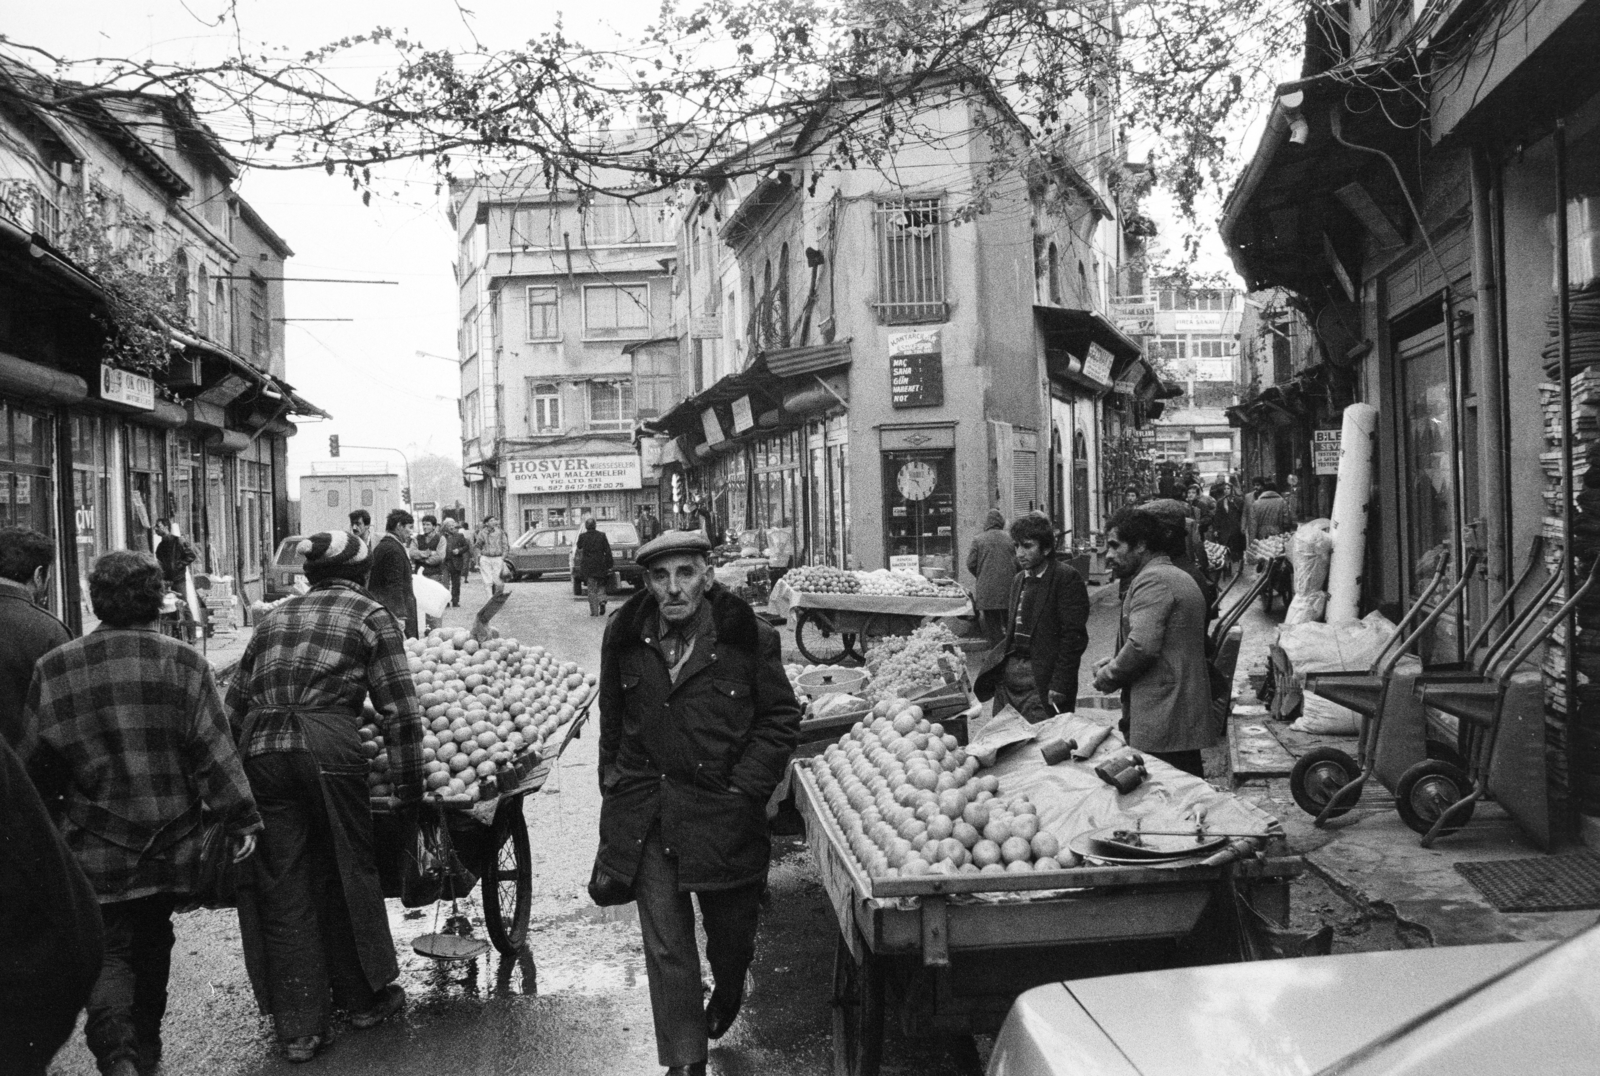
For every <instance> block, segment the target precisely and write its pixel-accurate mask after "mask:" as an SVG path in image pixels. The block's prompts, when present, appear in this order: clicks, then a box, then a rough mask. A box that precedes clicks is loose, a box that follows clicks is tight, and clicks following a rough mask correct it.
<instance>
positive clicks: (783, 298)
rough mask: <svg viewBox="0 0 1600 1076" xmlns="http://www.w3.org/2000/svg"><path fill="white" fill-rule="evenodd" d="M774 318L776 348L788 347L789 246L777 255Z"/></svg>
mask: <svg viewBox="0 0 1600 1076" xmlns="http://www.w3.org/2000/svg"><path fill="white" fill-rule="evenodd" d="M774 316H775V318H776V320H777V322H778V346H779V347H788V346H789V321H790V317H789V244H788V243H785V244H784V245H783V249H782V250H781V251H779V253H778V297H777V310H776V313H775V315H774Z"/></svg>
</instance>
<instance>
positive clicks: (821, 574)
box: [783, 567, 861, 594]
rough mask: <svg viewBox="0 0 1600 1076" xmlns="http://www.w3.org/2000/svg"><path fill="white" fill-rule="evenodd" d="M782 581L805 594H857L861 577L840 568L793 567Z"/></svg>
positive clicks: (859, 589) (859, 590)
mask: <svg viewBox="0 0 1600 1076" xmlns="http://www.w3.org/2000/svg"><path fill="white" fill-rule="evenodd" d="M783 581H784V582H785V583H787V584H789V586H790V587H791V588H792V589H794V590H797V591H800V592H802V593H805V594H859V593H860V592H861V577H860V576H858V575H856V573H855V572H847V571H845V570H843V569H842V568H826V567H806V568H795V569H794V570H793V571H791V572H789V574H788V575H785V576H784V577H783Z"/></svg>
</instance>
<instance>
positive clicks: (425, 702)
mask: <svg viewBox="0 0 1600 1076" xmlns="http://www.w3.org/2000/svg"><path fill="white" fill-rule="evenodd" d="M406 649H407V651H408V652H409V653H410V667H411V675H412V677H413V678H414V679H415V680H416V683H417V694H418V701H419V702H420V703H421V704H422V707H423V715H424V718H425V719H426V720H427V722H428V732H427V733H426V734H425V735H424V736H423V738H422V757H423V760H424V769H425V770H426V773H427V787H428V796H429V797H430V798H434V799H438V800H442V801H444V802H446V803H472V802H474V801H476V800H479V799H484V798H488V797H489V796H492V795H494V794H496V792H497V791H499V788H498V785H497V783H496V780H495V778H496V777H497V775H499V774H500V773H502V772H503V771H505V770H507V768H508V767H510V765H511V763H512V762H513V760H514V759H515V758H517V757H518V756H519V755H523V754H527V753H531V752H535V751H537V750H538V749H539V748H540V747H541V746H542V745H543V743H544V742H545V740H546V739H548V738H549V736H550V734H551V733H553V732H555V731H556V730H557V729H559V728H561V727H562V726H563V725H565V724H566V723H567V722H568V721H570V720H572V718H573V717H574V716H575V715H576V714H577V712H578V710H579V709H580V708H581V707H582V706H583V705H584V703H585V702H587V701H588V700H589V697H590V696H591V695H592V694H594V692H595V690H596V688H595V677H594V675H593V674H588V675H586V674H585V673H584V671H583V670H582V669H581V668H579V667H578V665H577V664H576V663H574V662H570V661H568V662H561V661H557V660H556V658H555V656H554V655H552V654H550V653H549V652H548V651H546V650H545V648H544V647H542V646H523V645H521V644H520V643H518V642H517V640H515V639H489V640H487V641H479V640H478V639H475V638H473V637H472V635H471V634H470V633H469V632H467V631H466V630H465V629H455V630H453V631H440V630H435V631H432V632H430V633H429V634H428V637H427V638H426V639H410V640H407V641H406ZM361 737H362V740H363V749H364V750H365V751H366V753H367V755H368V757H369V758H370V759H371V760H372V762H371V770H370V771H369V774H368V778H367V781H368V784H369V786H370V787H371V791H372V794H373V795H374V796H387V795H392V794H393V788H392V786H391V785H390V784H389V759H388V753H387V750H386V748H385V745H384V742H383V737H382V735H381V734H380V732H379V729H378V727H377V724H376V715H375V714H374V713H372V711H371V708H370V706H369V708H368V720H367V724H366V725H365V726H364V727H363V728H362V730H361Z"/></svg>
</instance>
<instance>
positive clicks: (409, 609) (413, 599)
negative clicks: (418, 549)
mask: <svg viewBox="0 0 1600 1076" xmlns="http://www.w3.org/2000/svg"><path fill="white" fill-rule="evenodd" d="M415 523H416V519H415V518H414V517H413V516H412V515H411V513H410V512H407V511H406V510H405V509H404V508H393V509H390V511H389V515H388V517H387V518H386V519H384V521H383V530H384V534H383V537H382V538H380V539H378V544H377V545H375V546H373V547H372V566H371V568H370V569H369V570H368V572H367V589H368V590H369V591H371V592H372V596H373V597H374V598H377V599H378V600H379V601H380V602H382V603H383V606H384V608H385V609H388V610H389V612H391V613H393V614H394V618H395V619H396V620H398V621H399V622H400V626H401V628H402V629H403V630H404V631H405V634H406V638H407V639H415V638H416V637H417V592H416V591H415V590H413V589H412V587H411V574H412V573H411V528H412V527H413V526H414V525H415Z"/></svg>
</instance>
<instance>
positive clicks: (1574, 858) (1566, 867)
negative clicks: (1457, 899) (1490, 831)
mask: <svg viewBox="0 0 1600 1076" xmlns="http://www.w3.org/2000/svg"><path fill="white" fill-rule="evenodd" d="M1455 868H1456V870H1457V871H1459V872H1460V873H1461V876H1462V877H1463V878H1465V879H1466V880H1467V881H1469V882H1471V883H1472V885H1473V887H1474V888H1475V889H1477V891H1478V892H1479V893H1482V894H1483V897H1484V899H1485V900H1487V901H1488V902H1489V903H1490V904H1493V905H1494V906H1495V908H1496V909H1497V910H1499V911H1502V912H1568V911H1579V910H1582V909H1585V908H1600V855H1596V854H1595V853H1593V852H1572V853H1568V854H1565V855H1559V856H1533V857H1531V858H1528V859H1488V860H1481V861H1479V862H1477V863H1457V864H1456V865H1455Z"/></svg>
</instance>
